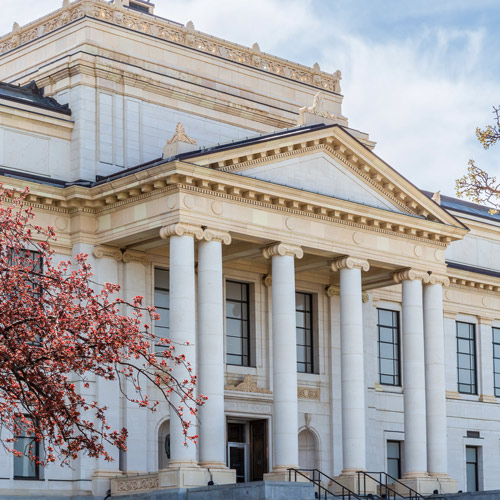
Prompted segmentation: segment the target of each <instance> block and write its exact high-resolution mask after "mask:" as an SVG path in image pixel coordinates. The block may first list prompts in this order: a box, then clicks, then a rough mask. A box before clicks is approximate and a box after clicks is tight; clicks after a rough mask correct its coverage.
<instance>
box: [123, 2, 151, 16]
mask: <svg viewBox="0 0 500 500" xmlns="http://www.w3.org/2000/svg"><path fill="white" fill-rule="evenodd" d="M128 7H129V9H132V10H137V11H138V12H144V13H146V14H148V13H149V9H148V7H147V6H146V5H141V4H140V3H135V2H130V3H129V4H128Z"/></svg>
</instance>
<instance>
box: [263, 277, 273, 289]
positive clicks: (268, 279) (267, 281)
mask: <svg viewBox="0 0 500 500" xmlns="http://www.w3.org/2000/svg"><path fill="white" fill-rule="evenodd" d="M262 283H264V286H267V287H268V288H269V287H270V286H272V285H273V277H272V275H271V274H266V275H264V276H262Z"/></svg>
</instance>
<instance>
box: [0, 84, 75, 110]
mask: <svg viewBox="0 0 500 500" xmlns="http://www.w3.org/2000/svg"><path fill="white" fill-rule="evenodd" d="M0 99H6V100H8V101H14V102H18V103H22V104H27V105H29V106H35V107H37V108H42V109H47V110H49V111H55V112H56V113H63V114H65V115H71V110H70V109H69V106H68V105H67V104H60V103H58V102H57V101H56V100H55V99H54V98H52V97H47V96H44V95H43V89H39V88H38V87H37V85H36V83H35V82H34V81H32V82H30V83H28V84H26V85H23V86H19V85H13V84H12V83H6V82H0Z"/></svg>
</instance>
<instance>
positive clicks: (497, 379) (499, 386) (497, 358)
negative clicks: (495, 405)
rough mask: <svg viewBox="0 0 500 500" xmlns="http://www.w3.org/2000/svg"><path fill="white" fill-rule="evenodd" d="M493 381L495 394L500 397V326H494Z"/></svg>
mask: <svg viewBox="0 0 500 500" xmlns="http://www.w3.org/2000/svg"><path fill="white" fill-rule="evenodd" d="M493 383H494V387H495V396H496V397H497V398H498V397H500V328H493Z"/></svg>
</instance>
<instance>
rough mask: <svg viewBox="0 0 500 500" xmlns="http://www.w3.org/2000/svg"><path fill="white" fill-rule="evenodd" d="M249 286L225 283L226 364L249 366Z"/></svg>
mask: <svg viewBox="0 0 500 500" xmlns="http://www.w3.org/2000/svg"><path fill="white" fill-rule="evenodd" d="M249 297H250V286H249V284H248V283H240V282H238V281H226V362H227V364H228V365H240V366H250V300H249Z"/></svg>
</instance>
